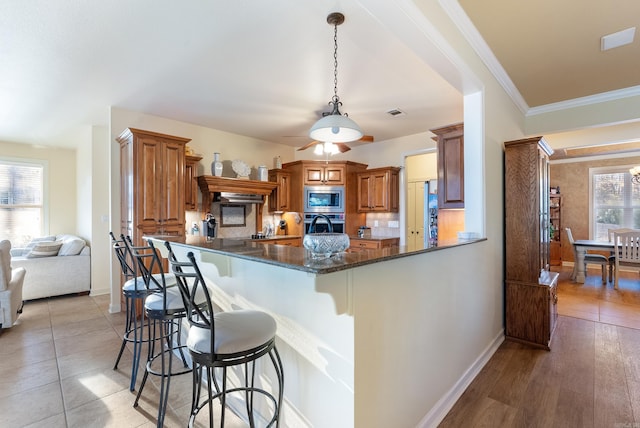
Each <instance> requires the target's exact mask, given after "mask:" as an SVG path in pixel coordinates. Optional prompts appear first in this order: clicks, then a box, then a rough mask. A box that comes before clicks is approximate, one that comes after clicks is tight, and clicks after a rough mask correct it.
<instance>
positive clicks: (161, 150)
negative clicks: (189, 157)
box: [116, 128, 190, 245]
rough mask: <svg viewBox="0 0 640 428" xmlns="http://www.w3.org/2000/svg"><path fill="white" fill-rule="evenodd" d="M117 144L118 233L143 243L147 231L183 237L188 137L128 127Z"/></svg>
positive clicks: (136, 242)
mask: <svg viewBox="0 0 640 428" xmlns="http://www.w3.org/2000/svg"><path fill="white" fill-rule="evenodd" d="M116 140H117V141H118V142H119V143H120V179H121V182H120V183H121V186H120V209H121V213H120V217H121V232H122V233H123V234H125V235H129V236H131V239H132V240H133V242H134V244H136V245H142V244H143V242H142V236H143V235H150V234H163V235H177V236H184V233H185V228H184V222H185V214H184V211H185V210H184V208H185V199H184V197H185V180H184V176H185V154H184V146H185V144H186V143H187V142H189V141H190V139H188V138H181V137H174V136H171V135H165V134H159V133H156V132H151V131H143V130H139V129H133V128H128V129H125V130H124V131H123V132H122V134H120V136H119V137H118V138H117V139H116Z"/></svg>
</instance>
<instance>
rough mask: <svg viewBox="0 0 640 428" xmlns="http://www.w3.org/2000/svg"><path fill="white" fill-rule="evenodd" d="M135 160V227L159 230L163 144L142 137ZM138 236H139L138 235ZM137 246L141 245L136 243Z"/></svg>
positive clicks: (137, 145) (156, 140) (138, 143)
mask: <svg viewBox="0 0 640 428" xmlns="http://www.w3.org/2000/svg"><path fill="white" fill-rule="evenodd" d="M135 144H136V150H135V151H136V156H137V159H135V158H134V164H133V165H132V167H133V174H134V183H133V189H134V195H135V197H134V199H135V202H134V207H135V211H136V213H135V216H136V217H137V218H136V219H135V223H136V224H135V227H136V228H138V229H142V230H145V231H154V230H156V229H158V228H159V224H160V221H161V220H162V218H163V215H162V205H163V204H162V173H161V171H162V143H161V142H160V141H159V140H158V139H157V138H153V137H148V136H141V137H139V138H138V141H137V143H135ZM136 235H137V234H136ZM136 244H139V243H138V242H136Z"/></svg>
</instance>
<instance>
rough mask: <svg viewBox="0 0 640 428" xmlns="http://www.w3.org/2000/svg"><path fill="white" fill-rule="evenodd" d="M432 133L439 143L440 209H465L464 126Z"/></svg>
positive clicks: (437, 130)
mask: <svg viewBox="0 0 640 428" xmlns="http://www.w3.org/2000/svg"><path fill="white" fill-rule="evenodd" d="M430 131H431V132H433V133H434V134H436V137H435V138H434V140H436V141H437V143H438V208H464V124H462V123H458V124H455V125H449V126H444V127H442V128H436V129H431V130H430Z"/></svg>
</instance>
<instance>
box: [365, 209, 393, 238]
mask: <svg viewBox="0 0 640 428" xmlns="http://www.w3.org/2000/svg"><path fill="white" fill-rule="evenodd" d="M367 226H368V227H370V228H371V236H381V237H385V238H397V237H400V214H399V213H368V214H367Z"/></svg>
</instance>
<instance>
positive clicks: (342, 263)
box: [145, 235, 486, 274]
mask: <svg viewBox="0 0 640 428" xmlns="http://www.w3.org/2000/svg"><path fill="white" fill-rule="evenodd" d="M145 239H154V240H157V241H169V242H171V243H172V244H177V245H184V246H186V247H195V248H197V249H200V250H203V251H208V252H212V253H217V254H224V255H228V256H231V257H238V258H242V259H246V260H252V261H255V262H259V263H266V264H270V265H275V266H281V267H284V268H288V269H294V270H298V271H303V272H308V273H313V274H327V273H332V272H338V271H341V270H345V269H352V268H355V267H359V266H364V265H368V264H372V263H378V262H382V261H387V260H392V259H396V258H401V257H407V256H410V255H413V254H420V253H427V252H431V251H439V250H443V249H446V248H451V247H457V246H460V245H466V244H472V243H474V242H479V241H484V240H486V238H481V239H470V240H454V241H450V242H439V243H438V246H437V247H431V248H424V249H420V250H412V251H409V250H407V248H406V247H405V246H399V247H395V246H394V247H389V248H381V249H378V250H369V251H363V252H354V253H349V252H345V253H341V254H337V255H334V256H331V257H330V258H313V257H312V256H311V253H310V252H309V251H307V250H306V249H304V248H302V247H291V246H285V245H269V244H264V243H260V242H256V240H250V239H238V238H233V239H225V238H216V239H207V238H206V237H204V236H197V235H187V236H185V237H176V236H167V235H150V236H145ZM158 245H160V244H156V246H158ZM162 245H164V244H162Z"/></svg>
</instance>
